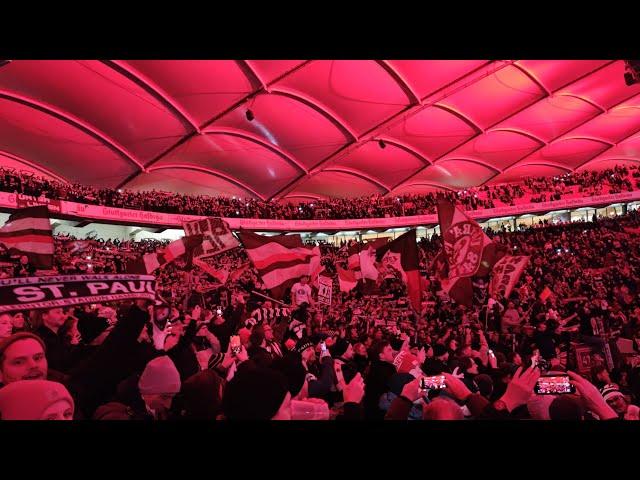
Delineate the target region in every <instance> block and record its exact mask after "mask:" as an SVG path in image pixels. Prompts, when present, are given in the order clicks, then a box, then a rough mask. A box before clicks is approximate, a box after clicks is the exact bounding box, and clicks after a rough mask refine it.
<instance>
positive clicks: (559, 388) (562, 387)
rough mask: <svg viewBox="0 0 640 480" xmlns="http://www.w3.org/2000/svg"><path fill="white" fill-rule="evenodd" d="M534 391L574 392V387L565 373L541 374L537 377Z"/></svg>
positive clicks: (546, 393) (558, 393)
mask: <svg viewBox="0 0 640 480" xmlns="http://www.w3.org/2000/svg"><path fill="white" fill-rule="evenodd" d="M534 392H535V393H536V394H537V395H563V394H566V393H575V392H576V387H575V386H574V385H573V384H572V383H571V381H570V380H569V377H568V376H567V375H556V376H551V375H549V376H542V377H540V378H539V379H538V382H537V383H536V386H535V387H534Z"/></svg>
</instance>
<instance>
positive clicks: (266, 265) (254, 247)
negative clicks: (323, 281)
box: [238, 231, 320, 299]
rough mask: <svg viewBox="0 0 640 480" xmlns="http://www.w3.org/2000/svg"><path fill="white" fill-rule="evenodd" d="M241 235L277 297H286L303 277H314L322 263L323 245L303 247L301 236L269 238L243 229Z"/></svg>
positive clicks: (263, 277)
mask: <svg viewBox="0 0 640 480" xmlns="http://www.w3.org/2000/svg"><path fill="white" fill-rule="evenodd" d="M238 237H240V241H241V242H242V243H243V245H244V247H245V249H246V251H247V255H248V256H249V259H250V260H251V263H253V266H254V267H255V268H256V270H258V273H259V274H260V276H261V277H262V282H263V283H264V285H265V287H266V288H268V289H269V290H271V296H273V297H274V298H277V299H281V298H282V297H284V295H285V293H286V292H287V291H288V290H290V289H291V287H292V286H293V284H294V283H296V282H297V281H298V280H299V279H300V277H302V276H303V275H309V276H311V275H312V274H313V273H314V272H313V270H314V269H315V268H317V267H316V263H318V264H319V262H317V260H318V259H319V257H320V248H319V247H309V246H304V245H303V243H302V238H301V237H300V235H275V236H271V237H266V236H263V235H258V234H256V233H253V232H248V231H240V232H238ZM318 271H319V270H318Z"/></svg>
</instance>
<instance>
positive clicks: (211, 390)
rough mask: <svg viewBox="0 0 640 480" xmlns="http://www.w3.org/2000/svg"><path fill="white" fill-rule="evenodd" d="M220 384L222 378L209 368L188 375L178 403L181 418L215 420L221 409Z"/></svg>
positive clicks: (221, 383) (222, 383)
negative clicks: (180, 409) (179, 404)
mask: <svg viewBox="0 0 640 480" xmlns="http://www.w3.org/2000/svg"><path fill="white" fill-rule="evenodd" d="M221 385H224V380H223V379H222V378H221V377H220V376H219V375H218V374H217V373H216V372H214V371H211V370H203V371H201V372H198V373H196V374H195V375H192V376H190V377H189V378H188V379H187V380H186V381H185V382H184V385H183V386H182V393H181V397H182V398H181V399H180V403H181V407H182V416H183V418H189V419H194V420H215V419H216V417H217V416H218V414H219V413H220V411H221V410H222V396H221V395H220V386H221Z"/></svg>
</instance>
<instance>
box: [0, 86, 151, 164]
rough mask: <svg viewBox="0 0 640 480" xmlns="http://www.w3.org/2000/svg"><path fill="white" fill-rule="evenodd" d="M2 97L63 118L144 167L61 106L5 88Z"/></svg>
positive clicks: (104, 135) (98, 131)
mask: <svg viewBox="0 0 640 480" xmlns="http://www.w3.org/2000/svg"><path fill="white" fill-rule="evenodd" d="M0 98H4V99H5V100H9V101H12V102H15V103H19V104H21V105H24V106H26V107H30V108H33V109H35V110H39V111H40V112H43V113H45V114H47V115H49V116H51V117H54V118H57V119H58V120H62V121H63V122H65V123H67V124H69V125H71V126H73V127H75V128H77V129H78V130H81V131H83V132H84V133H86V134H88V135H90V136H91V137H93V138H95V139H96V140H98V141H99V142H100V143H102V144H103V145H105V146H107V147H108V148H109V149H110V150H112V151H113V152H115V153H117V154H118V155H119V156H121V157H123V158H125V159H126V160H128V161H129V162H131V163H133V164H134V165H135V166H136V167H137V168H138V169H139V170H143V169H144V167H143V165H142V163H141V162H140V161H139V160H137V159H136V158H135V157H134V156H133V154H131V153H130V152H128V151H127V150H126V149H125V148H124V147H123V146H122V145H120V144H119V143H118V142H116V141H115V140H114V139H112V138H110V137H109V136H107V135H106V134H105V133H104V132H102V131H100V130H98V129H97V128H95V127H94V126H93V125H90V124H88V123H86V122H84V121H83V120H80V119H79V118H77V117H75V116H73V115H71V114H70V113H69V112H66V111H64V110H62V109H60V108H57V107H54V106H53V105H48V104H46V103H44V102H40V101H39V100H36V99H33V98H28V97H24V96H22V95H18V94H17V93H14V92H8V91H5V90H1V91H0Z"/></svg>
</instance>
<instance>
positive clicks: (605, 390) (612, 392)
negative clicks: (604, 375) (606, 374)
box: [600, 383, 624, 402]
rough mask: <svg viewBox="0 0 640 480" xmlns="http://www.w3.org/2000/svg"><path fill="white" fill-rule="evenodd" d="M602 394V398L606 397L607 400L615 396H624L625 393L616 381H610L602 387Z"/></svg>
mask: <svg viewBox="0 0 640 480" xmlns="http://www.w3.org/2000/svg"><path fill="white" fill-rule="evenodd" d="M600 394H601V395H602V398H604V400H605V402H606V401H609V400H610V399H612V398H615V397H623V398H624V395H623V394H622V392H621V391H620V389H619V388H618V385H616V384H615V383H609V384H608V385H605V386H604V387H602V388H601V389H600Z"/></svg>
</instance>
